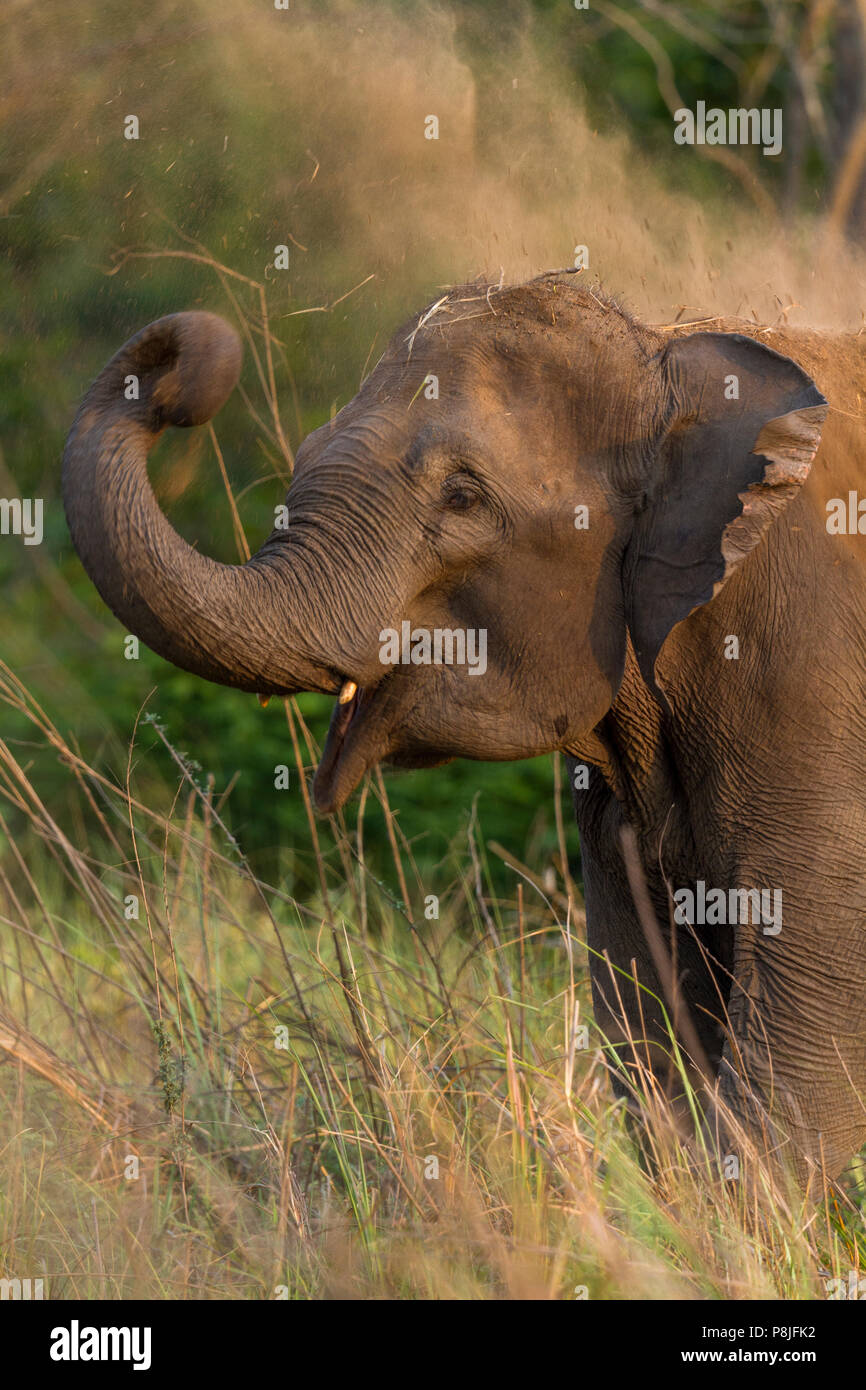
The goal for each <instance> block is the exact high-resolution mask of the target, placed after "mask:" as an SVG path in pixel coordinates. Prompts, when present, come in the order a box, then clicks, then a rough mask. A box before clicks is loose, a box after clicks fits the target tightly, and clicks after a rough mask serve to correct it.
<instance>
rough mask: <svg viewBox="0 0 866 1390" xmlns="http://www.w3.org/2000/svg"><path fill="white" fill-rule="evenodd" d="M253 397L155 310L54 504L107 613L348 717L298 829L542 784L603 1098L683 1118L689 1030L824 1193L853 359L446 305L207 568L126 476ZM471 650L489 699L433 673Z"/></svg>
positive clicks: (525, 290) (836, 1161)
mask: <svg viewBox="0 0 866 1390" xmlns="http://www.w3.org/2000/svg"><path fill="white" fill-rule="evenodd" d="M240 364H241V350H240V345H239V340H238V337H237V335H236V334H235V332H234V330H233V329H231V328H230V327H229V326H228V325H227V324H226V323H225V322H224V321H223V320H222V319H221V318H219V317H217V316H215V315H212V314H208V313H204V312H185V313H177V314H171V315H169V316H168V317H165V318H162V319H160V320H159V321H158V322H156V323H152V324H151V325H150V326H149V327H147V328H145V329H143V330H142V331H141V332H139V333H138V334H137V335H136V336H134V337H132V338H131V339H130V340H129V342H127V343H126V345H125V346H124V347H123V348H121V349H120V351H119V352H118V353H117V355H116V356H115V357H114V358H113V359H112V360H111V362H109V364H108V365H107V366H106V367H105V369H104V370H103V371H102V373H101V374H100V375H99V377H98V378H97V380H96V381H95V383H94V384H93V386H92V387H91V388H90V390H89V391H88V392H87V395H86V397H85V399H84V401H83V403H82V405H81V407H80V409H79V411H78V414H77V416H76V418H75V421H74V423H73V426H72V429H71V431H70V434H69V438H68V441H67V445H66V449H65V454H64V465H63V496H64V504H65V509H66V515H67V519H68V524H69V529H70V532H71V536H72V539H73V542H74V545H75V547H76V549H77V551H78V554H79V556H80V558H81V561H82V563H83V565H84V568H85V570H86V571H87V573H88V574H89V576H90V578H91V579H92V581H93V583H94V584H95V586H96V588H97V589H98V591H99V593H100V594H101V595H102V597H103V599H104V600H105V602H106V603H107V604H108V606H109V607H110V608H111V609H112V610H113V612H114V613H115V614H116V615H117V617H118V618H119V619H120V621H121V622H122V623H123V624H124V625H125V626H126V628H127V629H128V630H129V631H130V632H131V633H135V634H137V635H138V637H139V638H140V639H141V640H142V641H144V642H145V643H146V644H147V645H149V646H150V647H151V648H152V649H153V650H154V651H155V652H157V653H158V654H160V655H161V656H163V657H164V658H165V659H166V660H167V661H169V662H173V663H174V664H175V665H177V666H180V667H182V668H184V669H185V670H187V671H191V672H194V673H196V674H197V675H199V676H202V677H204V678H205V679H207V680H211V681H216V682H220V683H222V684H224V685H228V686H233V687H236V688H238V689H240V690H246V691H249V692H254V693H256V694H258V695H260V696H262V697H265V696H268V695H271V694H278V695H287V694H292V693H296V692H299V691H318V692H324V693H328V694H333V695H334V696H336V697H337V698H336V700H335V704H334V709H333V715H332V718H331V722H330V727H329V731H328V736H327V741H326V744H325V748H324V751H323V754H322V758H321V762H320V765H319V767H318V770H317V772H316V775H315V779H314V784H313V793H314V799H315V804H316V806H317V808H318V810H319V811H321V812H323V813H327V812H333V811H334V810H336V809H337V808H339V807H341V806H342V805H343V804H344V802H345V801H346V799H347V798H348V797H349V796H350V794H351V793H352V791H353V789H354V788H355V787H356V786H357V785H358V783H359V781H360V780H361V779H362V777H363V776H364V774H365V773H366V772H367V771H368V770H369V769H370V768H371V767H373V766H374V765H375V764H376V763H378V762H381V761H386V762H387V763H389V764H391V765H394V766H403V767H416V768H417V767H432V766H434V765H437V764H442V763H447V762H448V761H450V760H451V759H454V758H469V759H478V760H509V759H522V758H529V757H534V756H536V755H539V754H543V753H549V752H551V751H554V750H559V751H561V752H562V753H564V754H565V755H566V758H567V766H568V768H569V775H570V777H571V780H572V785H573V787H574V792H573V800H574V808H575V815H576V819H577V825H578V831H579V837H580V846H581V856H582V872H583V882H584V892H585V901H586V916H587V929H586V930H587V946H588V951H589V955H590V970H591V977H592V992H593V1002H594V1012H595V1019H596V1023H597V1025H598V1027H599V1029H600V1030H601V1032H602V1034H603V1036H604V1037H605V1038H606V1040H607V1043H608V1045H609V1047H610V1048H611V1049H612V1054H613V1055H615V1056H616V1057H618V1058H619V1065H620V1069H621V1073H622V1075H623V1076H624V1077H625V1078H626V1079H627V1078H628V1076H629V1075H630V1074H631V1073H630V1072H629V1068H634V1067H635V1066H636V1065H637V1064H638V1061H639V1062H640V1065H641V1066H643V1067H645V1068H649V1072H650V1075H651V1076H652V1077H654V1078H655V1079H656V1080H657V1082H658V1084H659V1086H660V1087H661V1088H662V1089H664V1090H665V1091H666V1092H667V1093H668V1094H672V1087H673V1088H674V1089H675V1084H676V1077H675V1076H674V1077H673V1080H672V1071H675V1067H674V1066H673V1063H672V1049H671V1017H672V1015H673V1014H674V1013H675V1012H676V1009H677V1008H680V1009H681V1011H682V1016H683V1018H684V1019H686V1018H687V1019H689V1020H691V1025H690V1026H691V1034H690V1037H691V1040H692V1043H693V1049H692V1053H693V1054H700V1056H701V1057H702V1058H703V1061H702V1062H701V1066H702V1067H703V1069H704V1075H705V1076H706V1077H708V1078H709V1084H710V1085H711V1086H712V1088H714V1094H715V1096H716V1099H717V1103H718V1105H719V1107H720V1109H724V1111H725V1113H727V1114H728V1115H731V1116H733V1117H735V1119H736V1121H737V1123H738V1124H741V1125H742V1127H743V1130H744V1131H745V1132H746V1133H747V1134H751V1135H758V1136H763V1142H765V1143H766V1142H767V1141H768V1136H769V1147H770V1149H771V1151H772V1153H773V1154H774V1155H775V1156H776V1158H777V1159H778V1161H779V1162H782V1163H784V1164H785V1165H787V1167H788V1169H789V1170H791V1171H793V1172H794V1173H795V1174H796V1175H797V1177H798V1178H799V1179H800V1180H801V1181H804V1182H807V1183H808V1182H809V1181H811V1180H812V1179H815V1178H816V1176H817V1177H820V1175H821V1174H823V1175H825V1176H827V1177H829V1179H830V1180H834V1179H835V1178H836V1177H838V1175H839V1174H840V1173H841V1172H842V1170H843V1168H844V1167H845V1165H846V1164H847V1163H848V1162H849V1161H850V1159H851V1157H852V1155H853V1154H854V1153H855V1152H856V1151H857V1150H858V1148H859V1147H860V1146H861V1145H862V1144H863V1143H864V1141H866V1105H864V1089H866V1086H864V1083H866V876H864V855H866V779H864V776H863V772H862V766H861V759H862V758H863V756H864V752H866V700H864V681H866V558H864V555H866V541H861V539H860V535H861V533H862V532H863V531H866V519H864V520H863V523H862V527H861V525H860V523H859V517H860V513H859V510H858V506H859V503H858V501H857V496H856V494H857V485H858V469H859V466H860V464H859V460H860V458H862V456H863V454H864V443H866V437H864V427H863V412H862V408H861V403H860V394H859V393H860V392H862V391H866V338H861V337H859V336H856V337H855V336H845V335H844V334H829V333H825V332H819V331H812V330H807V329H795V328H793V327H790V326H787V325H779V326H776V327H764V326H761V325H759V324H756V323H752V322H748V323H746V322H743V321H741V320H739V319H724V318H707V319H703V320H701V321H698V322H694V323H689V324H683V325H666V326H664V327H653V326H651V325H648V324H643V323H641V322H639V321H638V319H637V318H636V317H634V316H633V315H632V314H631V313H629V312H628V311H627V310H626V309H624V308H623V307H622V306H620V305H619V304H618V303H617V302H616V301H615V300H614V299H613V298H612V297H610V296H608V295H607V294H606V293H605V292H603V291H602V290H601V289H600V288H598V287H595V286H584V284H583V282H582V281H580V280H579V279H578V278H577V277H576V276H575V275H574V274H573V273H570V272H567V271H555V272H553V271H552V272H549V273H547V274H544V275H540V276H537V277H535V278H533V279H531V280H529V281H528V282H526V283H523V284H518V285H512V286H509V285H485V284H483V283H480V282H477V283H475V284H470V285H467V286H463V287H460V288H456V289H451V290H449V291H448V292H447V293H446V294H445V295H444V296H442V297H441V298H440V299H439V300H437V301H436V302H435V303H434V304H432V305H430V306H428V307H427V308H426V309H425V310H424V311H423V312H421V313H420V314H414V315H413V316H412V318H411V319H410V320H409V321H408V322H407V323H406V324H405V325H404V326H403V327H402V328H401V329H400V330H399V331H398V332H397V333H396V334H395V335H394V337H393V338H392V339H391V341H390V343H389V345H388V347H387V348H386V350H385V352H384V354H383V356H382V357H381V359H380V360H379V362H378V363H377V364H376V366H375V368H374V369H373V370H372V372H371V373H370V374H369V376H368V377H367V379H366V380H365V381H364V382H363V384H362V386H361V388H360V390H359V391H358V394H357V395H356V396H355V397H354V399H353V400H351V401H350V402H349V403H348V404H347V405H346V406H344V408H343V409H342V410H340V411H339V413H338V414H337V415H336V416H335V418H334V419H333V420H331V421H330V422H329V423H327V424H325V425H323V426H321V428H319V429H316V430H314V431H313V432H312V433H311V434H309V435H308V436H307V438H306V439H305V440H304V441H303V443H302V444H301V446H300V448H299V450H298V453H297V458H296V463H295V469H294V474H293V478H292V482H291V486H290V489H289V492H288V496H287V498H286V502H285V508H284V510H283V516H282V520H281V524H280V525H275V526H274V528H273V530H272V532H271V534H270V535H269V536H268V538H267V540H265V542H264V544H263V545H262V547H261V549H260V550H259V551H258V552H257V553H256V554H255V555H254V556H253V557H252V558H251V559H250V560H249V561H248V562H247V563H246V564H243V565H224V564H219V563H216V562H215V561H213V560H211V559H209V558H208V557H207V556H206V555H204V554H202V553H200V552H199V551H198V550H197V549H195V548H193V547H192V546H191V545H189V544H188V543H187V542H186V541H185V540H183V539H182V538H181V536H179V535H178V534H177V532H176V531H175V530H174V529H173V528H172V526H171V525H170V523H169V522H168V520H167V519H166V517H165V515H164V514H163V513H162V511H161V510H160V508H159V505H158V503H157V501H156V499H155V497H154V495H153V492H152V490H151V488H150V485H149V483H148V479H147V472H146V459H147V454H148V451H149V450H150V449H151V447H152V445H153V444H154V441H155V440H156V439H157V437H158V436H159V435H160V434H161V432H162V431H163V430H164V429H165V428H166V427H167V426H168V425H176V426H193V425H200V424H202V423H204V422H206V421H208V420H210V419H211V418H212V416H213V415H214V414H215V413H216V412H217V410H219V408H220V406H221V405H222V403H223V402H224V400H225V399H226V398H227V396H228V395H229V394H230V392H231V391H232V389H233V388H234V386H235V383H236V382H237V380H238V376H239V371H240ZM130 377H134V378H135V379H136V381H137V383H138V386H139V390H138V394H137V399H135V400H128V399H127V396H128V395H129V394H134V393H130V392H129V391H125V389H124V383H125V382H127V381H128V379H129V378H130ZM863 510H864V511H866V503H864V504H863ZM482 633H483V634H484V635H485V645H486V651H485V663H484V669H483V670H482V669H481V663H480V662H476V663H475V665H474V667H473V665H472V664H471V663H470V661H469V660H468V659H463V660H462V661H461V660H460V654H461V648H460V645H459V643H456V640H455V634H456V635H457V636H461V635H463V634H476V636H477V635H478V634H482ZM425 634H426V636H425ZM431 634H432V637H431ZM436 634H445V637H444V639H443V642H444V645H443V643H440V646H439V649H438V659H437V647H436V644H435V639H436ZM407 639H408V640H407ZM449 642H450V647H449V646H448V643H449ZM464 645H465V644H464ZM386 649H387V650H386ZM464 657H465V653H464ZM439 775H447V774H439ZM636 874H637V879H636ZM636 881H639V882H640V883H642V884H643V889H644V901H643V907H642V908H641V904H640V903H639V901H638V898H639V893H636V890H635V884H636ZM647 909H649V910H650V916H651V918H652V924H650V923H649V922H648V920H647ZM671 989H673V990H674V991H675V992H676V999H675V1000H672V998H671ZM635 1039H639V1044H638V1045H637V1046H636V1045H635V1042H634V1040H635ZM630 1040H631V1041H630ZM638 1053H639V1058H638V1056H637V1054H638ZM692 1061H693V1062H694V1061H695V1055H692Z"/></svg>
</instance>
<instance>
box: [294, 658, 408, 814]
mask: <svg viewBox="0 0 866 1390" xmlns="http://www.w3.org/2000/svg"><path fill="white" fill-rule="evenodd" d="M387 685H388V682H387V681H383V682H381V683H380V684H379V685H377V686H373V687H367V688H366V689H365V688H362V687H360V686H357V685H356V684H355V682H354V681H351V680H344V681H343V684H342V688H341V691H340V696H339V698H338V700H337V701H336V702H335V704H334V710H333V713H332V715H331V723H330V725H329V727H328V737H327V739H326V741H325V747H324V749H323V751H322V757H321V761H320V763H319V766H318V768H317V769H316V775H315V777H314V778H313V800H314V802H315V804H316V809H317V810H318V811H319V812H320V813H321V814H323V815H330V814H332V813H333V812H334V811H338V810H339V809H340V807H341V806H342V805H343V804H344V803H345V801H346V799H347V798H348V797H349V796H350V795H351V793H352V791H353V790H354V789H355V787H356V786H357V785H358V783H359V782H360V780H361V778H362V777H363V775H364V773H365V772H366V771H367V769H368V768H369V767H372V765H373V763H375V762H378V760H379V759H380V758H381V757H383V756H384V754H385V752H386V751H387V744H388V723H389V721H388V720H387V717H386V713H387V706H388V705H389V703H390V702H389V700H388V698H387ZM380 692H382V694H380Z"/></svg>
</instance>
